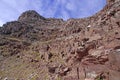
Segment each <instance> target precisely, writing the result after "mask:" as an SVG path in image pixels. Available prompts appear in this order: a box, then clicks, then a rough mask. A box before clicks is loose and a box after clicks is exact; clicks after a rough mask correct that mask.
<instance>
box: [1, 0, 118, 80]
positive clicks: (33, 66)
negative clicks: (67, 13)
mask: <svg viewBox="0 0 120 80" xmlns="http://www.w3.org/2000/svg"><path fill="white" fill-rule="evenodd" d="M0 80H120V0H107V5H106V6H105V7H104V9H103V10H101V11H100V12H98V13H97V14H95V15H93V16H92V17H89V18H83V19H69V20H67V21H64V20H62V19H54V18H44V17H42V16H40V15H39V14H38V13H37V12H35V11H33V10H29V11H26V12H24V13H23V14H21V16H20V17H19V18H18V20H17V21H12V22H8V23H6V24H4V25H3V27H1V28H0Z"/></svg>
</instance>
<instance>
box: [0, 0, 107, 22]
mask: <svg viewBox="0 0 120 80" xmlns="http://www.w3.org/2000/svg"><path fill="white" fill-rule="evenodd" d="M105 4H106V0H19V1H18V0H0V21H1V24H2V23H5V22H7V21H11V20H16V19H17V18H18V16H19V15H20V14H21V13H22V12H24V11H26V10H30V9H32V10H36V11H37V12H38V13H40V14H41V15H42V16H44V17H56V18H63V19H65V20H66V19H68V18H81V17H88V16H91V15H93V14H95V13H96V12H98V11H99V10H101V9H102V8H103V7H104V5H105Z"/></svg>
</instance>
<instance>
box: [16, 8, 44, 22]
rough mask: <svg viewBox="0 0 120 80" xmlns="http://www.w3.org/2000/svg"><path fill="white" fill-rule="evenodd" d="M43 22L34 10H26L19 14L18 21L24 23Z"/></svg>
mask: <svg viewBox="0 0 120 80" xmlns="http://www.w3.org/2000/svg"><path fill="white" fill-rule="evenodd" d="M40 19H41V20H45V18H44V17H43V16H41V15H39V13H37V12H36V11H34V10H28V11H25V12H23V13H22V14H21V16H20V17H19V18H18V21H26V20H40Z"/></svg>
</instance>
